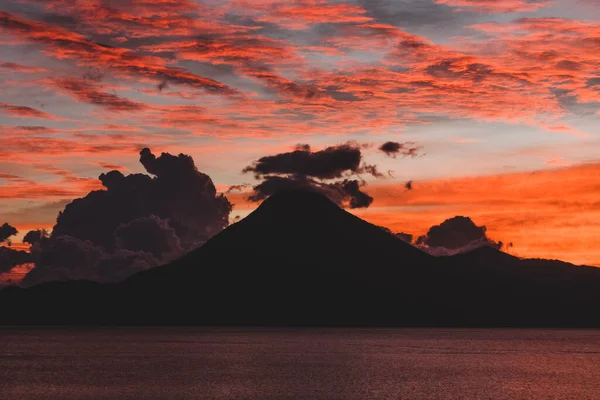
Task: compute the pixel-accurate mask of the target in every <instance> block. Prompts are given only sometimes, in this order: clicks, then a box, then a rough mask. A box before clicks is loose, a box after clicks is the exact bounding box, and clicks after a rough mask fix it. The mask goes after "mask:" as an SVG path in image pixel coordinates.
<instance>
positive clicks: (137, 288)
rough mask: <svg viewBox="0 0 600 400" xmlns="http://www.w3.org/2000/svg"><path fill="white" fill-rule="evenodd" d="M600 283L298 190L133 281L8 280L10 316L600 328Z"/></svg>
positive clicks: (594, 271)
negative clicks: (425, 243)
mask: <svg viewBox="0 0 600 400" xmlns="http://www.w3.org/2000/svg"><path fill="white" fill-rule="evenodd" d="M599 289H600V269H598V268H592V267H576V266H574V265H571V264H567V263H562V262H559V261H548V260H521V259H519V258H516V257H513V256H510V255H508V254H505V253H502V252H500V251H498V250H495V249H492V248H489V247H483V248H479V249H476V250H474V251H471V252H469V253H466V254H459V255H455V256H452V257H440V258H435V257H432V256H430V255H428V254H426V253H424V252H422V251H421V250H419V249H417V248H415V247H413V246H411V245H410V244H408V243H405V242H404V241H402V240H400V239H398V238H396V237H395V236H393V235H390V234H389V233H387V232H385V231H384V230H382V229H381V228H379V227H376V226H374V225H371V224H369V223H367V222H365V221H363V220H361V219H360V218H357V217H355V216H354V215H352V214H350V213H348V212H346V211H344V210H343V209H341V208H340V207H338V206H337V205H335V204H334V203H332V202H331V201H329V200H328V199H327V198H326V197H325V196H322V195H320V194H317V193H313V192H303V191H290V192H282V193H278V194H276V195H274V196H272V197H270V198H269V199H267V200H266V201H264V202H263V203H262V204H261V206H260V207H259V208H258V209H257V210H256V211H254V212H253V213H252V214H250V215H249V216H248V217H246V218H245V219H243V220H242V221H240V222H238V223H236V224H234V225H232V226H230V227H229V228H227V229H225V230H224V231H223V232H221V233H220V234H218V235H216V236H215V237H213V238H212V239H211V240H209V241H208V242H207V243H206V244H205V245H204V246H202V247H201V248H199V249H197V250H195V251H193V252H191V253H189V254H188V255H186V256H184V257H182V258H181V259H179V260H177V261H175V262H173V263H171V264H169V265H165V266H162V267H158V268H154V269H151V270H148V271H145V272H143V273H139V274H137V275H134V276H133V277H131V278H129V279H127V280H126V281H124V282H122V283H119V284H112V285H101V284H97V283H92V282H84V281H78V282H55V283H48V284H43V285H38V286H35V287H32V288H29V289H20V288H15V287H10V288H7V289H5V290H3V291H2V292H0V315H1V316H2V317H1V320H0V323H4V324H25V323H31V324H63V323H65V324H208V325H290V326H304V325H325V326H339V325H344V326H556V327H563V326H564V327H567V326H573V327H575V326H590V327H591V326H594V327H596V326H600V318H599V317H598V316H597V313H596V309H597V307H598V306H599V305H600V290H599Z"/></svg>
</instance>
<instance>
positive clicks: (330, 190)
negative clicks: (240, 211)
mask: <svg viewBox="0 0 600 400" xmlns="http://www.w3.org/2000/svg"><path fill="white" fill-rule="evenodd" d="M363 186H365V183H364V182H361V181H357V180H349V179H345V180H343V181H340V182H333V183H324V182H320V181H316V180H314V179H311V178H307V177H294V176H291V177H288V176H267V177H265V178H264V180H263V181H262V182H261V183H259V184H258V185H256V186H254V188H253V192H252V194H250V196H248V200H250V201H252V202H258V201H262V200H265V199H266V198H268V197H269V196H272V195H273V194H275V193H277V192H281V191H291V190H307V191H314V192H317V193H321V194H324V195H325V196H327V197H329V199H331V200H332V201H333V202H335V203H336V204H338V205H340V206H344V207H349V208H366V207H369V206H370V205H371V203H372V202H373V198H372V197H371V196H369V195H368V194H367V193H365V192H363V191H362V190H361V188H362V187H363Z"/></svg>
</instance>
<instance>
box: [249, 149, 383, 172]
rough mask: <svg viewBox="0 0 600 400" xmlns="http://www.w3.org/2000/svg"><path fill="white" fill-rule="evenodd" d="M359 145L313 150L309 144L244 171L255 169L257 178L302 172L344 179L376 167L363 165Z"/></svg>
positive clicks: (257, 162) (262, 159)
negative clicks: (347, 175) (346, 176)
mask: <svg viewBox="0 0 600 400" xmlns="http://www.w3.org/2000/svg"><path fill="white" fill-rule="evenodd" d="M361 162H362V153H361V148H360V146H359V145H357V144H355V143H346V144H342V145H338V146H332V147H327V148H325V149H324V150H320V151H315V152H313V151H312V150H311V148H310V146H308V145H301V146H298V147H297V148H296V150H294V151H292V152H289V153H281V154H276V155H274V156H266V157H262V158H260V159H259V160H258V161H256V162H255V163H254V164H253V165H251V166H249V167H246V168H245V169H244V171H243V172H253V173H254V175H255V176H256V177H262V176H265V175H271V174H284V175H300V176H305V177H311V178H317V179H335V178H341V177H343V176H345V175H346V174H348V173H349V174H359V173H364V172H367V173H370V174H372V175H377V172H376V170H373V168H369V166H367V167H366V168H365V165H364V164H362V165H361Z"/></svg>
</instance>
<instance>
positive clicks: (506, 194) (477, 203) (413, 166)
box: [0, 0, 600, 266]
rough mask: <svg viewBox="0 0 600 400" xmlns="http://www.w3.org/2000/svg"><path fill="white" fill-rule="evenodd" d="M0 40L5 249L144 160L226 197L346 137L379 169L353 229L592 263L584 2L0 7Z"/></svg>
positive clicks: (597, 77)
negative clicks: (468, 239)
mask: <svg viewBox="0 0 600 400" xmlns="http://www.w3.org/2000/svg"><path fill="white" fill-rule="evenodd" d="M0 33H1V35H0V81H1V86H0V87H1V89H0V224H1V223H3V222H9V223H11V224H12V225H14V226H16V227H17V228H18V229H19V231H20V232H21V237H22V235H23V234H24V233H26V232H27V230H29V229H33V228H51V227H52V226H53V225H54V222H55V219H56V215H57V213H58V212H59V211H60V210H62V209H63V208H64V206H65V204H67V203H68V202H69V201H70V200H71V199H74V198H77V197H82V196H85V195H86V194H87V193H88V192H89V191H90V190H94V189H100V188H101V187H102V185H101V184H100V182H99V181H98V179H97V177H98V176H99V175H100V174H101V173H103V172H107V171H109V170H112V169H119V170H121V171H122V172H123V173H132V172H145V171H144V169H143V167H142V166H141V165H140V163H139V161H138V160H139V152H140V149H142V148H144V147H149V148H151V149H152V151H153V152H154V154H160V153H161V152H170V153H172V154H179V153H185V154H189V155H191V156H192V157H193V158H194V160H195V162H196V165H197V167H198V169H199V170H200V171H202V172H204V173H205V174H208V175H209V176H210V177H211V178H212V180H213V181H214V183H215V184H216V186H217V189H218V190H219V191H222V192H225V191H226V190H227V189H228V188H229V187H230V186H231V185H239V184H243V183H247V184H250V185H253V184H256V183H257V181H256V180H255V179H254V177H253V176H252V174H243V173H242V170H243V169H244V168H245V167H246V166H248V165H249V164H251V163H252V162H253V161H255V160H257V159H258V158H260V157H263V156H266V155H272V154H277V153H281V152H287V151H290V149H292V148H293V147H294V146H295V145H296V144H298V143H307V144H310V145H311V147H312V148H313V149H316V150H318V149H322V148H325V147H327V146H332V145H337V144H341V143H345V142H348V141H356V142H358V143H361V144H366V145H368V144H370V145H372V146H371V147H368V148H366V149H365V150H364V152H363V153H364V158H365V160H366V161H368V162H369V163H370V164H376V165H377V166H378V167H379V169H380V170H381V171H386V172H387V171H393V172H391V173H390V174H386V177H384V178H379V179H376V178H373V177H369V176H367V175H365V176H364V179H366V180H367V182H368V186H367V190H368V192H369V194H370V195H372V196H373V197H374V198H375V201H374V203H373V204H372V205H371V207H369V208H368V209H360V210H353V211H352V212H353V213H355V214H356V215H359V216H360V217H362V218H365V219H367V220H368V221H370V222H373V223H377V224H379V225H383V226H386V227H388V228H390V229H392V230H393V231H395V232H400V231H402V232H409V233H412V234H415V235H421V234H424V233H425V232H426V231H427V229H428V228H429V227H431V226H432V225H435V224H439V223H441V222H443V221H444V220H445V219H448V218H451V217H454V216H456V215H465V216H469V217H471V218H472V219H473V220H474V221H475V222H476V223H477V224H478V225H486V226H487V228H488V235H489V236H490V237H491V238H493V239H494V240H498V241H504V242H505V243H508V242H512V243H513V244H514V247H512V248H511V249H509V250H508V251H509V252H511V253H513V254H516V255H518V256H524V257H544V258H559V259H563V260H566V261H570V262H574V263H578V264H588V265H596V266H600V239H599V238H600V123H599V122H600V111H599V110H600V1H599V0H544V1H534V0H489V1H486V0H372V1H370V0H346V1H334V0H329V1H325V0H300V1H281V0H231V1H227V0H197V1H194V0H139V1H137V0H47V1H46V0H0ZM386 141H396V142H403V143H404V142H415V143H416V145H418V146H420V147H421V153H420V156H418V157H396V158H392V157H386V156H385V154H383V153H381V152H379V151H377V146H379V145H381V144H382V143H383V142H386ZM409 180H412V181H414V184H413V190H410V191H408V190H406V188H405V183H406V182H407V181H409ZM227 196H228V197H229V199H230V200H231V201H232V202H233V203H235V205H236V207H235V209H234V211H233V213H232V214H231V216H232V217H235V216H241V217H243V216H245V215H247V214H248V212H249V211H251V210H252V209H253V208H255V207H256V204H254V203H249V202H248V201H247V200H246V199H245V197H246V194H245V193H243V192H242V193H239V192H235V193H231V194H229V195H227ZM17 242H18V238H17Z"/></svg>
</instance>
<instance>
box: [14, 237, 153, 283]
mask: <svg viewBox="0 0 600 400" xmlns="http://www.w3.org/2000/svg"><path fill="white" fill-rule="evenodd" d="M35 264H36V265H35V268H33V269H32V270H31V271H30V272H29V273H28V274H27V275H26V276H25V277H24V278H23V280H22V282H21V284H22V285H24V286H31V285H34V284H38V283H41V282H47V281H57V280H58V281H62V280H72V279H85V280H93V281H97V282H115V281H119V280H122V279H124V278H126V277H128V276H130V275H132V274H134V273H136V272H139V271H143V270H145V269H148V268H152V267H154V266H156V265H158V261H157V260H156V259H155V258H153V257H152V255H151V254H150V253H144V252H132V251H128V250H117V251H115V252H106V251H105V250H104V249H103V248H101V247H100V246H96V245H95V244H94V243H92V242H91V241H89V240H81V239H77V238H74V237H71V236H66V235H61V236H56V237H54V238H52V239H51V240H49V241H48V243H47V244H46V245H45V246H44V248H43V250H41V252H40V254H39V255H38V256H37V259H36V260H35Z"/></svg>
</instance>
